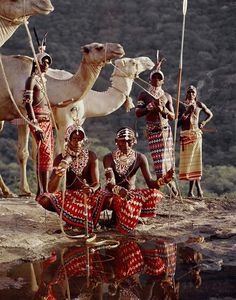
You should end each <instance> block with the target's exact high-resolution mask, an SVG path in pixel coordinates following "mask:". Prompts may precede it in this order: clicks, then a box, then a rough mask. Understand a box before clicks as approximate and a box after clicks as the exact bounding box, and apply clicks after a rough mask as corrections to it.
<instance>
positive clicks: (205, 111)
mask: <svg viewBox="0 0 236 300" xmlns="http://www.w3.org/2000/svg"><path fill="white" fill-rule="evenodd" d="M201 106H202V111H203V112H204V113H205V114H206V118H205V120H204V121H202V122H200V125H199V127H200V128H203V127H204V126H205V125H206V124H207V123H208V122H209V121H210V120H211V118H212V117H213V113H212V112H211V110H210V109H209V108H208V107H207V106H206V105H205V104H204V103H201Z"/></svg>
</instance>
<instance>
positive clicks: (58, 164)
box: [48, 154, 69, 193]
mask: <svg viewBox="0 0 236 300" xmlns="http://www.w3.org/2000/svg"><path fill="white" fill-rule="evenodd" d="M66 161H68V163H66ZM68 167H69V159H68V160H67V159H66V158H65V159H64V161H63V159H62V155H61V154H60V155H58V156H57V157H56V158H55V160H54V163H53V171H52V174H51V176H50V180H49V183H48V190H49V193H55V192H56V191H58V189H59V187H60V184H61V182H62V179H63V178H64V176H65V174H66V171H67V168H68Z"/></svg>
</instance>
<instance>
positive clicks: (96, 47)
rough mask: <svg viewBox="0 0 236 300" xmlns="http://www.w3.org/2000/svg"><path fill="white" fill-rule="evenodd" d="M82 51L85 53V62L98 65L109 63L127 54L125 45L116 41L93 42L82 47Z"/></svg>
mask: <svg viewBox="0 0 236 300" xmlns="http://www.w3.org/2000/svg"><path fill="white" fill-rule="evenodd" d="M81 52H82V53H83V62H86V63H88V64H96V65H100V64H102V63H108V62H109V61H110V60H112V59H117V58H120V57H122V56H123V55H124V54H125V52H124V49H123V47H122V46H121V45H120V44H115V43H105V44H101V43H91V44H88V45H85V46H83V47H81Z"/></svg>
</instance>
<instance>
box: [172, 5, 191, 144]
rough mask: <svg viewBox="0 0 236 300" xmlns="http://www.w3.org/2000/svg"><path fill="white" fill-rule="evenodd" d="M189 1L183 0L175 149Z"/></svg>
mask: <svg viewBox="0 0 236 300" xmlns="http://www.w3.org/2000/svg"><path fill="white" fill-rule="evenodd" d="M187 6H188V0H183V24H182V38H181V50H180V60H179V70H178V84H177V97H176V109H175V130H174V147H175V144H176V135H177V123H178V115H179V102H180V92H181V80H182V69H183V50H184V32H185V16H186V13H187Z"/></svg>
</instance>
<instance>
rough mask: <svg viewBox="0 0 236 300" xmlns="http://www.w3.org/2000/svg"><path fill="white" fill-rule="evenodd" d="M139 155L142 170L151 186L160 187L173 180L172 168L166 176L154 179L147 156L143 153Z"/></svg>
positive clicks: (148, 184)
mask: <svg viewBox="0 0 236 300" xmlns="http://www.w3.org/2000/svg"><path fill="white" fill-rule="evenodd" d="M139 155H140V156H139V160H140V168H141V172H142V174H143V177H144V179H145V181H146V184H147V186H148V187H149V188H156V189H159V188H160V187H161V186H163V185H165V184H167V183H169V182H170V181H171V180H172V178H173V174H174V171H173V169H170V170H169V171H168V172H167V173H166V175H165V176H163V177H161V178H159V179H158V180H153V179H152V176H151V173H150V169H149V164H148V160H147V158H146V156H145V155H144V154H141V153H140V154H139Z"/></svg>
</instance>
